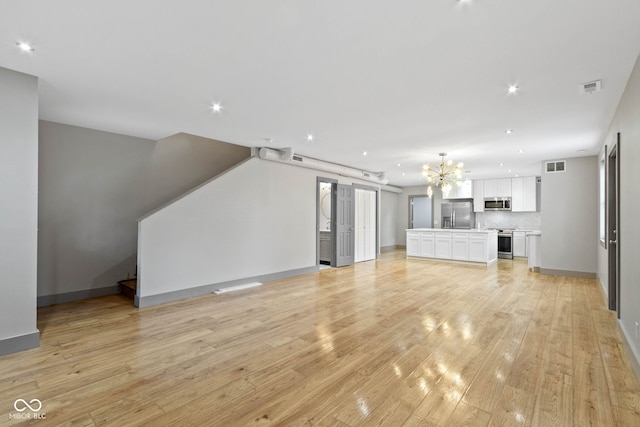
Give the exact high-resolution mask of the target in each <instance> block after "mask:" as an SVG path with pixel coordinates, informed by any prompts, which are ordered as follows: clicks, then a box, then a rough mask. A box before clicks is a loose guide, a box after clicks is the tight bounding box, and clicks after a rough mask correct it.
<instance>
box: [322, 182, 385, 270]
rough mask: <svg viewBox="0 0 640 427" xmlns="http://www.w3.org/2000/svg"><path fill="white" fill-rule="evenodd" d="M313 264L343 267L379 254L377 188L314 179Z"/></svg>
mask: <svg viewBox="0 0 640 427" xmlns="http://www.w3.org/2000/svg"><path fill="white" fill-rule="evenodd" d="M316 188H317V190H316V195H317V198H316V203H317V212H316V218H317V220H316V230H317V237H316V242H317V247H316V253H317V257H316V264H317V265H318V267H319V268H322V267H323V266H327V267H328V266H331V267H343V266H347V265H352V264H354V263H355V262H361V261H369V260H373V259H376V258H377V257H378V254H379V247H380V243H379V237H378V235H379V232H378V223H379V216H378V204H379V200H380V197H379V189H378V188H376V187H371V186H367V185H359V184H353V185H342V184H338V181H337V180H335V179H331V178H322V177H318V178H317V187H316Z"/></svg>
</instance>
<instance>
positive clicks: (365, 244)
mask: <svg viewBox="0 0 640 427" xmlns="http://www.w3.org/2000/svg"><path fill="white" fill-rule="evenodd" d="M355 210H356V212H355V229H356V235H355V254H354V257H355V262H360V261H369V260H372V259H375V258H376V211H377V205H376V192H375V191H371V190H364V189H361V188H356V203H355Z"/></svg>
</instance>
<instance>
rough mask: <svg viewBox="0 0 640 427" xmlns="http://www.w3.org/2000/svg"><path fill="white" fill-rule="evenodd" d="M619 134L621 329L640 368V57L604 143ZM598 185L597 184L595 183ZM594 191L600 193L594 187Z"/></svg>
mask: <svg viewBox="0 0 640 427" xmlns="http://www.w3.org/2000/svg"><path fill="white" fill-rule="evenodd" d="M618 132H620V147H619V149H618V156H619V160H620V171H619V172H620V223H619V225H618V232H619V233H618V249H619V258H620V259H619V261H620V278H619V279H620V326H621V329H622V331H623V332H624V334H625V336H626V338H627V341H628V342H629V344H630V345H631V347H632V351H633V352H634V356H635V359H636V360H635V362H636V363H635V365H636V367H638V365H640V340H639V339H638V336H637V335H636V333H635V328H636V326H635V323H636V322H638V323H640V262H639V260H640V249H639V246H638V242H640V221H638V212H640V190H639V187H638V183H639V182H640V168H638V162H640V56H639V57H638V60H637V61H636V64H635V67H634V69H633V71H632V73H631V77H630V78H629V82H628V83H627V87H626V89H625V91H624V94H623V95H622V98H621V100H620V104H619V105H618V109H617V111H616V114H615V116H614V118H613V121H612V123H611V126H610V127H609V131H608V132H607V135H606V137H605V139H604V141H603V144H607V145H611V144H612V142H614V141H615V140H616V135H617V133H618ZM596 185H597V184H596ZM593 191H594V192H597V186H595V185H594V187H593ZM597 248H598V264H599V266H600V267H599V268H600V270H599V277H600V279H601V281H602V284H603V288H604V289H605V292H606V290H607V286H608V284H607V255H608V254H607V250H606V249H604V248H603V247H602V246H600V245H597Z"/></svg>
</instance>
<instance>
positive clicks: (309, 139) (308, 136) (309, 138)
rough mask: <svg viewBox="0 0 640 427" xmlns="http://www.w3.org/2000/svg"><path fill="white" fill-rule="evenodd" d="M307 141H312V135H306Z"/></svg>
mask: <svg viewBox="0 0 640 427" xmlns="http://www.w3.org/2000/svg"><path fill="white" fill-rule="evenodd" d="M307 141H313V135H312V134H310V133H308V134H307Z"/></svg>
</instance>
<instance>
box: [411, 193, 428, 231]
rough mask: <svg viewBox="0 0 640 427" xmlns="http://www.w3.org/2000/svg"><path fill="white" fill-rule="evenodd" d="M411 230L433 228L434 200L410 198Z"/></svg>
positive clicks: (426, 197) (422, 197)
mask: <svg viewBox="0 0 640 427" xmlns="http://www.w3.org/2000/svg"><path fill="white" fill-rule="evenodd" d="M409 228H433V199H431V198H430V197H428V196H409Z"/></svg>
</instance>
